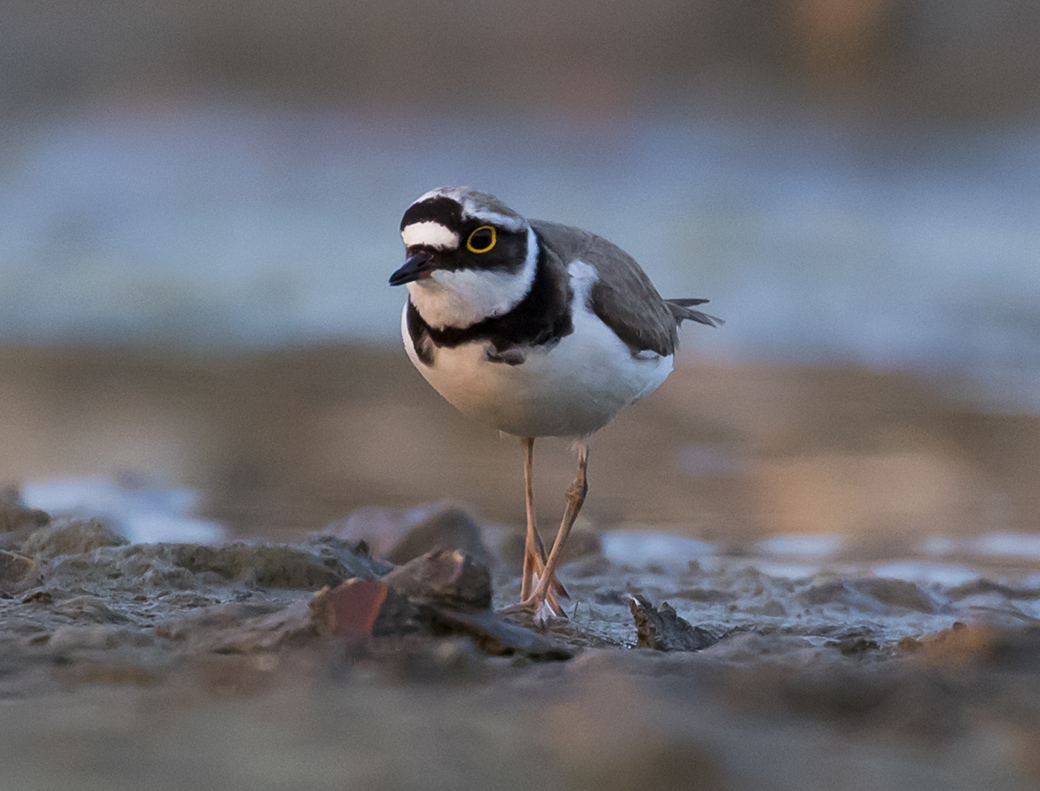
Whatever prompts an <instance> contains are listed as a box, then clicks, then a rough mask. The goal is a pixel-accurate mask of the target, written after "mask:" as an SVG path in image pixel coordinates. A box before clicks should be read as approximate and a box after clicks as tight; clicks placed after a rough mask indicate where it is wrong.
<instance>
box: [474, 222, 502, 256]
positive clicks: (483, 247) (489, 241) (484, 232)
mask: <svg viewBox="0 0 1040 791" xmlns="http://www.w3.org/2000/svg"><path fill="white" fill-rule="evenodd" d="M497 239H498V234H496V233H495V229H494V227H492V226H490V225H481V226H480V227H479V228H477V229H476V230H475V231H474V232H473V233H471V234H470V235H469V239H467V240H466V249H467V250H469V251H470V252H471V253H486V252H487V251H488V250H490V249H491V248H492V247H494V246H495V242H496V241H497Z"/></svg>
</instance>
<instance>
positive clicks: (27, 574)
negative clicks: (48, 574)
mask: <svg viewBox="0 0 1040 791" xmlns="http://www.w3.org/2000/svg"><path fill="white" fill-rule="evenodd" d="M41 582H43V574H41V573H40V568H39V566H37V565H36V561H35V560H33V559H32V558H27V557H25V556H24V555H20V554H18V553H17V552H8V551H7V550H0V591H3V592H4V593H8V594H12V593H22V592H24V591H27V590H29V589H30V588H35V587H37V586H38V585H39V584H40V583H41Z"/></svg>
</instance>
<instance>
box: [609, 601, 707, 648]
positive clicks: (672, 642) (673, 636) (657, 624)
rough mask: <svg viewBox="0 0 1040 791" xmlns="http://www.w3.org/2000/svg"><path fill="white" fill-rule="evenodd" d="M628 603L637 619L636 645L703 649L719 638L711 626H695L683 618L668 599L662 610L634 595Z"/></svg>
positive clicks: (642, 646)
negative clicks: (712, 631)
mask: <svg viewBox="0 0 1040 791" xmlns="http://www.w3.org/2000/svg"><path fill="white" fill-rule="evenodd" d="M628 606H629V608H630V609H631V610H632V617H633V618H634V619H635V622H636V644H637V645H638V646H639V647H641V648H653V649H655V650H657V651H700V650H701V649H703V648H707V647H708V646H711V645H715V643H717V642H718V641H719V638H718V637H716V636H715V635H714V634H712V633H711V632H709V631H708V630H707V629H702V628H701V627H699V626H693V625H691V624H690V622H689V621H687V620H685V619H684V618H680V617H679V615H678V614H677V613H676V612H675V610H674V609H673V608H672V607H671V606H670V605H669V604H668V602H664V603H663V604H662V605H661V608H660V609H659V610H658V609H657V608H655V607H654V606H653V605H652V604H651V603H650V602H649V601H647V600H646V599H644V598H642V597H641V596H633V597H632V598H631V599H629V602H628Z"/></svg>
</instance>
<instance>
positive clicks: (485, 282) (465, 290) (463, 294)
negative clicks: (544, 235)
mask: <svg viewBox="0 0 1040 791" xmlns="http://www.w3.org/2000/svg"><path fill="white" fill-rule="evenodd" d="M537 267H538V239H537V237H536V236H535V234H534V230H533V229H531V228H530V227H529V228H528V229H527V257H526V258H525V259H524V265H523V267H521V268H520V270H519V271H517V272H491V271H487V270H479V269H457V270H455V271H453V272H452V271H448V270H445V269H438V270H435V271H434V272H433V273H432V274H431V275H430V277H427V278H423V279H422V280H417V281H415V282H412V283H409V284H408V293H409V294H411V297H412V304H413V305H415V309H416V310H418V311H419V315H420V316H422V317H423V320H424V321H425V322H426V323H427V324H429V325H430V326H431V327H433V328H434V329H437V330H442V329H444V328H445V327H456V328H458V329H464V328H466V327H470V326H472V325H474V324H477V323H478V322H481V321H483V320H484V319H488V318H491V317H493V316H501V315H502V314H503V313H508V312H509V311H510V310H512V309H513V308H515V307H516V306H517V305H519V304H520V302H521V301H522V300H523V298H524V297H526V296H527V292H529V291H530V290H531V284H532V283H533V282H534V276H535V271H536V269H537Z"/></svg>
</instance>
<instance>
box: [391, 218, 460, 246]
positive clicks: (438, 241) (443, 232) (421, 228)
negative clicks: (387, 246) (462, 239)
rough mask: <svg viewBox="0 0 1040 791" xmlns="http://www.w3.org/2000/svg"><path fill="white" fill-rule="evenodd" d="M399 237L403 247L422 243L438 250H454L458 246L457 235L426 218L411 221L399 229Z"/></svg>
mask: <svg viewBox="0 0 1040 791" xmlns="http://www.w3.org/2000/svg"><path fill="white" fill-rule="evenodd" d="M401 238H402V239H404V246H405V247H415V246H416V245H420V244H421V245H423V246H425V247H435V248H437V249H438V250H455V249H457V248H458V246H459V235H458V234H457V233H455V232H454V231H453V230H451V229H450V228H447V227H445V226H443V225H441V224H440V223H439V222H433V221H431V220H426V221H425V222H413V223H412V224H411V225H406V226H405V227H404V228H402V229H401Z"/></svg>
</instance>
